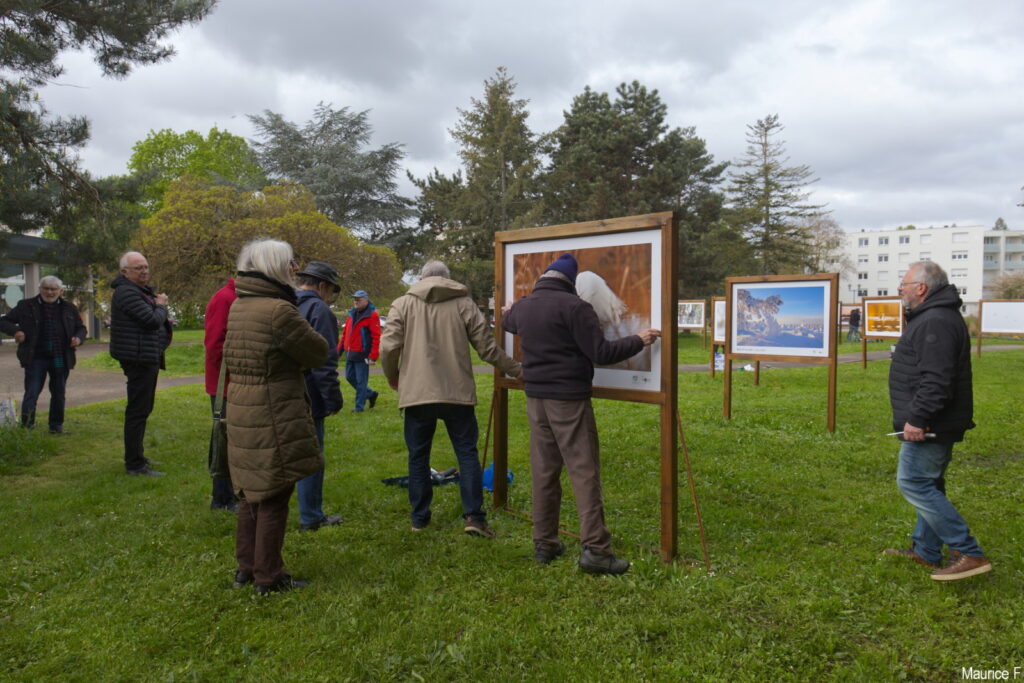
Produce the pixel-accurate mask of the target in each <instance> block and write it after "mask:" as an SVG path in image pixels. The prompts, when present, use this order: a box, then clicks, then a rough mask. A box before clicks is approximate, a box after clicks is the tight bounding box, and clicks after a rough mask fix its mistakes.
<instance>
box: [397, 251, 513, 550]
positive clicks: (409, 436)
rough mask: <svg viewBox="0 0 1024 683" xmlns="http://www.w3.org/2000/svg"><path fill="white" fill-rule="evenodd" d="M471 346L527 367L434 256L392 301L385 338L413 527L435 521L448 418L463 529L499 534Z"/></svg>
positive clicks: (505, 368)
mask: <svg viewBox="0 0 1024 683" xmlns="http://www.w3.org/2000/svg"><path fill="white" fill-rule="evenodd" d="M471 344H472V346H473V348H475V349H476V352H477V353H478V354H480V358H481V359H482V360H483V361H484V362H486V363H490V364H491V365H493V366H495V367H497V368H498V369H499V370H501V371H502V372H504V373H506V374H508V375H511V376H512V377H518V376H519V374H520V372H521V371H522V368H521V366H520V364H519V363H517V362H516V361H515V360H513V359H512V358H509V356H508V355H507V354H506V353H505V352H504V351H502V350H501V349H500V348H499V347H498V345H497V343H496V342H495V340H494V332H492V331H491V328H490V326H489V325H488V324H487V321H486V320H484V316H483V314H482V313H480V309H479V308H477V305H476V304H475V303H473V300H472V299H471V298H470V296H469V289H468V288H467V287H466V285H463V284H461V283H459V282H456V281H455V280H452V279H451V275H450V274H449V272H448V267H447V266H446V265H444V264H443V263H441V262H440V261H428V262H427V263H426V264H425V265H424V266H423V269H422V270H421V271H420V281H419V282H417V283H416V284H414V285H413V286H412V287H410V288H409V291H408V292H406V293H405V294H403V295H402V296H400V297H398V298H397V299H395V301H394V302H392V304H391V310H390V311H388V324H387V325H386V326H385V327H384V334H383V336H382V338H381V343H380V364H381V368H382V369H383V370H384V375H385V377H387V380H388V384H389V385H390V386H391V388H392V389H396V390H397V391H398V407H399V408H400V409H402V410H404V411H405V445H406V446H407V447H408V449H409V503H410V504H411V506H412V512H411V515H410V516H411V518H412V529H413V531H420V530H422V529H423V528H425V527H426V526H427V525H428V524H429V523H430V516H431V514H430V503H431V500H432V499H433V496H434V490H433V480H432V478H431V476H430V447H431V444H432V443H433V441H434V430H435V429H437V421H438V420H442V421H444V425H445V427H446V428H447V430H448V438H449V439H451V442H452V449H453V450H454V451H455V457H456V458H457V460H458V463H459V492H460V494H461V496H462V517H463V520H464V523H463V531H465V532H466V533H467V534H472V535H476V536H481V537H483V538H493V537H494V532H493V531H492V530H491V528H490V527H489V526H488V525H487V516H486V513H484V511H483V481H482V479H481V472H480V460H479V458H478V457H477V448H476V442H477V437H478V436H479V430H478V428H477V422H476V412H475V411H474V406H475V405H476V383H475V382H474V380H473V361H472V360H471V358H470V355H469V347H470V345H471Z"/></svg>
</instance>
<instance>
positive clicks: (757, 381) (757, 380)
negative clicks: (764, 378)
mask: <svg viewBox="0 0 1024 683" xmlns="http://www.w3.org/2000/svg"><path fill="white" fill-rule="evenodd" d="M754 386H755V387H757V386H761V361H759V360H755V361H754Z"/></svg>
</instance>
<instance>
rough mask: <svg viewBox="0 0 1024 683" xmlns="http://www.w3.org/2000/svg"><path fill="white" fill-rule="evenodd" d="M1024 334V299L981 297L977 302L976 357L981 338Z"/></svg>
mask: <svg viewBox="0 0 1024 683" xmlns="http://www.w3.org/2000/svg"><path fill="white" fill-rule="evenodd" d="M986 334H987V335H989V336H990V337H993V336H1001V335H1008V334H1024V299H982V300H981V301H979V302H978V358H981V338H982V337H984V336H985V335H986Z"/></svg>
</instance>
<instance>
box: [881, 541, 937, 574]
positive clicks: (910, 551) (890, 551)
mask: <svg viewBox="0 0 1024 683" xmlns="http://www.w3.org/2000/svg"><path fill="white" fill-rule="evenodd" d="M882 554H883V555H894V556H896V557H905V558H907V559H908V560H913V561H914V562H917V563H918V564H923V565H924V566H926V567H931V568H932V569H938V568H939V565H937V564H935V563H934V562H929V561H928V560H926V559H924V558H923V557H921V556H920V555H918V554H917V553H916V552H914V546H910V547H909V548H907V549H906V550H900V549H898V548H886V549H885V550H883V551H882Z"/></svg>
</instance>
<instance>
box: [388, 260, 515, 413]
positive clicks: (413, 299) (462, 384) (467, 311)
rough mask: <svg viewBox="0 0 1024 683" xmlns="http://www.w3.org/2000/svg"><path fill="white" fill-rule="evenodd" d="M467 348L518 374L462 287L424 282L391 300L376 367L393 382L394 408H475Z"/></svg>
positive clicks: (432, 279) (427, 279) (436, 279)
mask: <svg viewBox="0 0 1024 683" xmlns="http://www.w3.org/2000/svg"><path fill="white" fill-rule="evenodd" d="M470 344H472V345H473V348H474V349H476V352H477V353H478V354H479V355H480V358H482V359H483V360H484V361H485V362H487V363H490V364H491V365H493V366H495V367H497V368H498V369H499V370H501V371H502V372H504V373H506V374H510V375H513V376H516V375H518V374H519V372H520V364H519V363H518V362H516V361H514V360H512V359H511V358H510V357H509V356H508V355H507V354H506V353H505V352H504V351H502V350H501V349H499V348H498V345H497V344H496V343H495V340H494V332H493V331H492V330H491V328H490V327H489V326H488V325H487V321H485V320H484V316H483V314H481V313H480V309H479V308H477V307H476V304H474V303H473V300H472V299H470V298H469V290H468V289H467V288H466V286H465V285H463V284H460V283H458V282H455V281H454V280H449V279H447V278H443V277H425V278H423V279H422V280H420V281H419V282H417V283H416V284H414V285H413V286H412V287H410V288H409V291H408V292H406V293H405V294H403V295H402V296H400V297H399V298H398V299H396V300H395V301H394V302H393V303H392V304H391V310H389V311H388V318H387V324H386V325H385V326H384V333H383V334H382V335H381V341H380V362H381V367H382V368H383V370H384V375H385V376H386V377H387V378H388V380H389V381H394V380H395V379H398V407H399V408H407V407H409V406H416V405H422V404H425V403H455V404H459V405H476V383H475V382H474V381H473V363H472V360H471V359H470V355H469V345H470Z"/></svg>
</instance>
